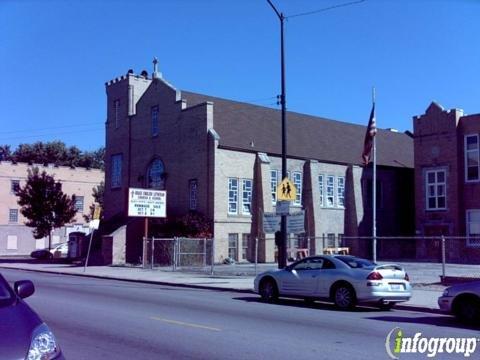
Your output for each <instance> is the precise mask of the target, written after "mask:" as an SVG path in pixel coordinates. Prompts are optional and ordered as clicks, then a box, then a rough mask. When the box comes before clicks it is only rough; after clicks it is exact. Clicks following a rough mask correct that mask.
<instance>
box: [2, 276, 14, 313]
mask: <svg viewBox="0 0 480 360" xmlns="http://www.w3.org/2000/svg"><path fill="white" fill-rule="evenodd" d="M13 299H14V297H13V293H12V290H11V289H10V286H9V285H8V283H7V282H6V281H5V279H4V278H3V277H2V275H0V307H3V306H7V305H10V303H11V302H12V300H13Z"/></svg>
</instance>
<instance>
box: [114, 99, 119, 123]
mask: <svg viewBox="0 0 480 360" xmlns="http://www.w3.org/2000/svg"><path fill="white" fill-rule="evenodd" d="M113 119H114V121H115V129H118V127H119V126H120V100H115V101H114V102H113Z"/></svg>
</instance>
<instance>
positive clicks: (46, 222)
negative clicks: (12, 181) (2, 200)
mask: <svg viewBox="0 0 480 360" xmlns="http://www.w3.org/2000/svg"><path fill="white" fill-rule="evenodd" d="M17 196H18V204H19V205H20V206H21V209H20V212H21V214H22V215H23V216H25V217H26V218H27V222H26V223H25V225H27V226H29V227H32V228H34V230H33V236H34V238H35V239H41V238H43V237H45V236H48V249H51V246H52V230H53V229H55V228H59V227H62V226H63V225H65V224H67V223H69V222H71V221H72V220H73V218H74V217H75V214H76V212H77V210H75V195H72V197H69V196H68V195H66V194H64V193H63V191H62V184H61V183H60V182H59V181H55V179H54V177H53V176H51V175H48V174H47V173H46V172H45V171H43V172H42V173H40V171H39V170H38V168H36V167H35V168H33V169H28V178H27V182H26V183H25V185H24V186H23V187H20V188H19V189H18V191H17Z"/></svg>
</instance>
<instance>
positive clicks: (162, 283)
mask: <svg viewBox="0 0 480 360" xmlns="http://www.w3.org/2000/svg"><path fill="white" fill-rule="evenodd" d="M0 269H6V270H21V271H30V272H40V273H46V274H56V275H68V276H78V277H88V278H92V279H107V280H115V281H126V282H132V283H141V284H151V285H162V286H173V287H182V288H193V289H201V290H215V291H223V292H229V291H231V292H238V293H246V294H255V292H254V291H253V290H250V289H238V288H222V287H216V286H209V285H198V284H182V283H172V282H167V281H158V280H143V279H126V278H120V277H113V276H108V275H93V274H74V273H70V272H63V271H51V270H44V269H24V268H12V267H4V266H1V265H0Z"/></svg>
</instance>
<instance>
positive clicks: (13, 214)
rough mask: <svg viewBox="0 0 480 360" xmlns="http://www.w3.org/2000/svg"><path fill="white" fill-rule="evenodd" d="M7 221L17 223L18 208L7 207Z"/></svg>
mask: <svg viewBox="0 0 480 360" xmlns="http://www.w3.org/2000/svg"><path fill="white" fill-rule="evenodd" d="M8 223H9V224H18V209H9V210H8Z"/></svg>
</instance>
